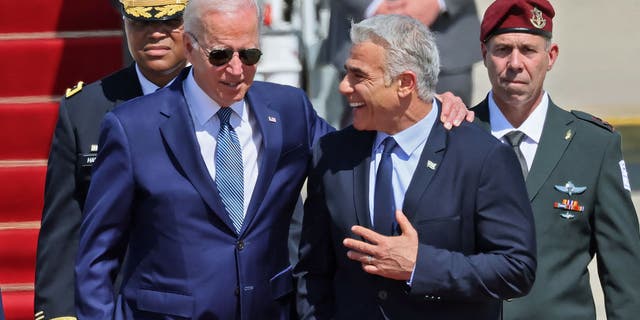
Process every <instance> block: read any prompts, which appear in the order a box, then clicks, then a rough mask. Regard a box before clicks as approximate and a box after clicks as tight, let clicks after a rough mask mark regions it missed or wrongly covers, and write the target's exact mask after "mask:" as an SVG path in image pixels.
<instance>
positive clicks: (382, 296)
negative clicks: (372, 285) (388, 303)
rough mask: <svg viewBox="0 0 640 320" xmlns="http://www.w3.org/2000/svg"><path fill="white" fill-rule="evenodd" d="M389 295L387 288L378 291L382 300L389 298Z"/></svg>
mask: <svg viewBox="0 0 640 320" xmlns="http://www.w3.org/2000/svg"><path fill="white" fill-rule="evenodd" d="M387 297H389V294H388V293H387V291H385V290H380V291H378V298H379V299H380V300H387Z"/></svg>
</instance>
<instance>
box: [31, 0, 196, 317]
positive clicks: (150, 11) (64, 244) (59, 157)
mask: <svg viewBox="0 0 640 320" xmlns="http://www.w3.org/2000/svg"><path fill="white" fill-rule="evenodd" d="M103 1H105V0H103ZM186 3H187V1H186V0H184V1H183V0H148V1H124V0H121V1H120V2H117V1H116V2H115V3H114V4H115V5H116V6H117V7H118V8H119V10H120V12H121V14H122V19H123V20H124V27H125V35H126V39H127V45H128V48H129V52H130V53H131V56H132V57H133V60H134V61H135V62H134V63H133V64H131V65H130V66H128V67H126V68H124V69H122V70H119V71H117V72H115V73H113V74H111V75H109V76H106V77H105V78H102V79H101V80H99V81H97V82H94V83H91V84H89V85H83V83H82V82H80V83H78V85H77V86H76V87H75V88H73V89H69V90H67V94H66V95H65V97H64V98H63V99H62V101H61V102H60V110H59V117H58V124H57V126H56V129H55V133H54V136H53V143H52V146H51V152H50V154H49V161H48V164H47V165H48V167H47V178H46V186H45V195H44V199H45V200H44V209H43V211H42V225H41V228H40V234H39V237H38V250H37V259H36V278H35V317H36V318H37V319H53V318H61V317H75V311H74V309H75V308H74V302H75V301H74V300H75V298H74V274H73V266H74V263H75V259H76V253H77V248H78V237H79V235H78V232H79V228H80V221H81V217H82V209H83V208H84V204H85V198H86V195H87V190H88V188H89V182H90V180H91V168H92V166H93V163H94V160H95V158H96V155H97V153H98V152H99V151H100V149H101V147H102V145H100V144H99V143H98V134H99V128H100V121H101V120H102V118H103V117H104V115H105V113H107V112H109V111H110V110H111V109H113V108H114V107H115V106H116V105H118V104H121V103H122V102H124V101H127V100H129V99H133V98H135V97H138V96H142V95H144V94H149V93H152V92H154V91H156V90H157V89H158V88H161V87H164V86H166V85H167V84H168V83H170V82H171V81H172V80H173V79H174V78H175V77H176V76H177V75H178V74H179V73H180V71H181V70H182V69H183V68H184V67H185V65H186V62H187V60H186V57H185V55H184V49H183V44H182V31H183V30H182V12H183V11H184V8H185V4H186Z"/></svg>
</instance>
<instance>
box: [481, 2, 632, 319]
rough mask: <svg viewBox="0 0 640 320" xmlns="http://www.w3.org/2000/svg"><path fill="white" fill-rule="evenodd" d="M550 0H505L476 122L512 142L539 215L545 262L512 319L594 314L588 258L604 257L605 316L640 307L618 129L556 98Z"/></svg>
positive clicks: (497, 12)
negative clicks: (551, 89) (551, 78)
mask: <svg viewBox="0 0 640 320" xmlns="http://www.w3.org/2000/svg"><path fill="white" fill-rule="evenodd" d="M554 15H555V12H554V9H553V6H552V5H551V3H549V2H548V1H547V0H497V1H495V2H493V3H492V4H491V5H490V6H489V7H488V8H487V10H486V12H485V13H484V18H483V20H482V26H481V35H480V41H481V43H480V46H481V49H482V54H483V57H484V65H485V67H486V68H487V73H488V76H489V80H490V82H491V91H490V92H489V94H488V96H487V98H486V99H485V100H484V101H482V102H481V103H480V104H478V105H477V106H475V107H473V109H472V110H474V111H475V112H476V114H477V121H478V122H479V123H480V124H481V125H483V126H484V127H485V128H486V130H487V131H490V132H491V134H493V135H494V136H495V137H496V138H499V139H501V140H502V141H503V142H505V143H506V144H508V145H511V146H512V147H513V149H514V151H515V152H516V154H517V155H518V158H519V159H520V163H521V168H522V172H523V173H524V176H526V186H527V190H528V193H529V200H530V202H531V206H532V207H533V213H534V217H535V224H536V233H537V245H538V271H537V276H536V281H535V284H534V285H533V289H532V290H531V292H530V293H529V295H527V296H526V297H522V298H519V299H513V300H510V301H507V302H505V303H504V319H507V320H515V319H596V313H595V307H594V301H593V296H592V292H591V287H590V283H589V272H588V270H587V265H588V264H589V262H590V261H591V260H592V259H593V258H594V256H596V257H597V262H598V275H599V279H600V284H601V285H602V289H603V292H604V301H605V308H606V314H607V319H609V320H612V319H635V318H637V317H638V314H640V304H639V303H638V301H640V271H638V268H637V267H636V266H638V265H640V234H639V232H638V219H637V215H636V211H635V209H634V206H633V203H632V200H631V188H630V184H629V178H628V175H627V171H626V167H625V162H624V160H623V158H622V152H621V138H620V135H619V134H618V133H617V132H615V131H614V130H613V128H612V127H611V126H610V125H609V124H607V123H605V122H603V121H602V120H600V119H598V118H596V117H594V116H592V115H590V114H587V113H584V112H581V111H570V112H569V111H565V110H563V109H561V108H560V107H558V106H557V105H556V104H555V103H554V102H553V101H552V100H551V98H550V95H549V93H548V92H547V91H546V90H545V88H544V80H545V77H546V75H547V73H548V72H549V71H551V70H552V68H553V66H554V64H555V63H556V61H557V59H558V53H559V47H558V45H557V44H556V43H553V42H552V32H553V25H554V21H553V19H554Z"/></svg>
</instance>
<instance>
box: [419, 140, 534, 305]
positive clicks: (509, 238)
mask: <svg viewBox="0 0 640 320" xmlns="http://www.w3.org/2000/svg"><path fill="white" fill-rule="evenodd" d="M479 161H484V163H483V165H482V168H481V172H480V179H479V184H478V185H477V186H474V187H472V188H476V191H475V192H476V194H475V199H476V200H475V202H476V211H475V214H474V217H473V219H474V225H473V228H474V231H472V232H475V248H474V249H473V251H474V252H473V253H471V254H468V253H462V252H454V251H450V250H446V249H441V248H436V247H434V246H430V245H426V244H420V245H419V247H418V256H417V261H416V266H415V272H414V278H413V282H412V285H411V294H412V295H424V296H438V297H441V298H442V299H445V300H454V301H483V300H488V299H509V298H515V297H520V296H523V295H525V294H527V293H528V292H529V290H530V289H531V287H532V286H533V281H534V278H535V270H536V243H535V227H534V222H533V213H532V210H531V205H530V203H529V199H528V196H527V191H526V188H525V185H524V179H523V178H522V173H521V172H520V171H519V170H520V169H519V165H518V162H517V161H518V160H517V159H516V157H515V154H514V152H513V151H512V150H511V149H510V148H508V147H507V146H506V145H502V144H496V147H494V148H493V149H492V150H491V151H490V152H489V153H488V154H487V155H486V157H484V159H479ZM463 192H464V191H463ZM462 232H464V231H462Z"/></svg>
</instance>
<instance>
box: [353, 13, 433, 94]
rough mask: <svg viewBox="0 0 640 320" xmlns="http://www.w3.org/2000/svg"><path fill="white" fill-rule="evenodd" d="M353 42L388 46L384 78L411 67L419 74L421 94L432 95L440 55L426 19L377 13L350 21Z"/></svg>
mask: <svg viewBox="0 0 640 320" xmlns="http://www.w3.org/2000/svg"><path fill="white" fill-rule="evenodd" d="M351 41H352V42H353V44H354V45H355V44H359V43H362V42H373V43H375V44H377V45H379V46H382V47H383V48H385V49H386V53H385V58H386V62H385V66H384V67H385V68H384V69H385V80H386V82H387V83H391V81H392V79H393V78H395V77H397V76H398V75H400V74H401V73H402V72H404V71H407V70H410V71H413V72H414V73H415V74H416V76H417V84H416V89H417V92H418V97H419V98H420V99H421V100H423V101H425V102H430V100H431V99H433V95H434V92H435V88H436V84H437V83H438V73H440V58H439V57H438V48H437V47H436V43H435V38H434V36H433V33H431V31H429V28H427V27H426V26H425V25H424V24H423V23H421V22H420V21H418V20H415V19H413V18H410V17H408V16H403V15H378V16H373V17H371V18H368V19H365V20H362V21H361V22H359V23H351Z"/></svg>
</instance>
